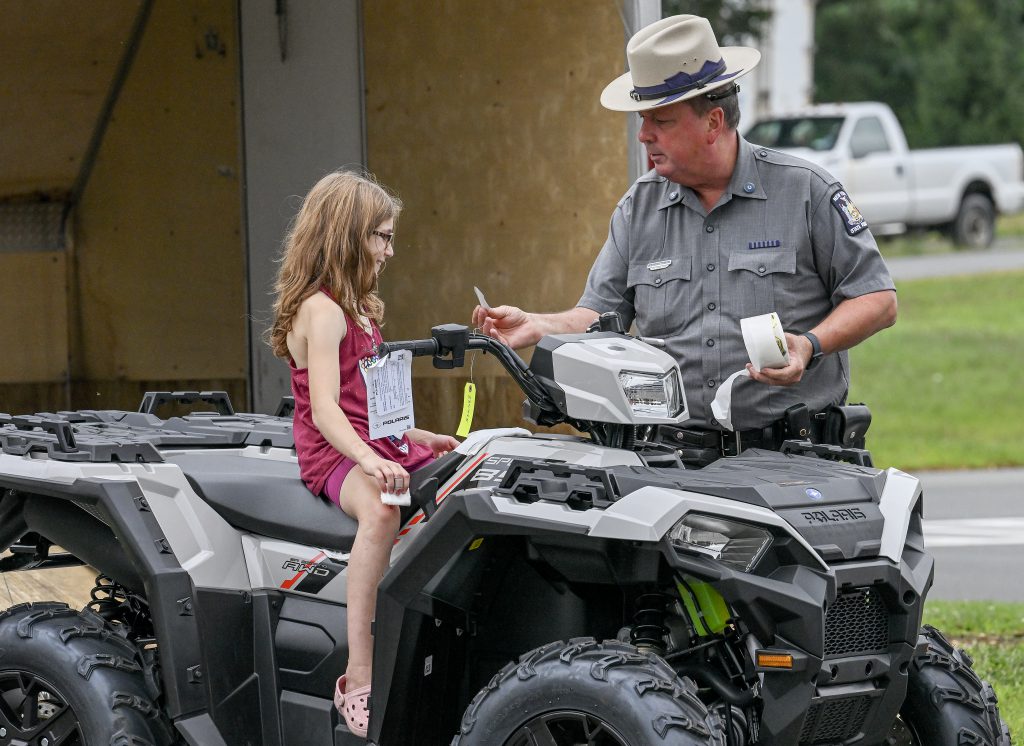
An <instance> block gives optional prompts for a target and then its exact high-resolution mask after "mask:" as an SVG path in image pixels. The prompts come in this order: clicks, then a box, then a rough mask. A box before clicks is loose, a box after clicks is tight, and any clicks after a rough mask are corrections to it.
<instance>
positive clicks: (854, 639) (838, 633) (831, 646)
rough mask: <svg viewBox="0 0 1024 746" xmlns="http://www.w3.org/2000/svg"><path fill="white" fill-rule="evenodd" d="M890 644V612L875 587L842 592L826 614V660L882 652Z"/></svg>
mask: <svg viewBox="0 0 1024 746" xmlns="http://www.w3.org/2000/svg"><path fill="white" fill-rule="evenodd" d="M888 645H889V612H888V610H887V609H886V608H885V603H884V602H883V601H882V596H881V595H880V594H879V593H878V591H876V590H874V589H873V588H856V589H854V590H852V591H848V592H844V593H840V594H839V595H838V596H836V600H835V603H833V604H832V606H831V607H829V610H828V612H827V613H826V614H825V657H826V658H838V657H840V656H844V655H857V654H860V653H879V652H882V651H884V650H885V648H886V647H888Z"/></svg>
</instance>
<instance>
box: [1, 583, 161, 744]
mask: <svg viewBox="0 0 1024 746" xmlns="http://www.w3.org/2000/svg"><path fill="white" fill-rule="evenodd" d="M0 741H2V743H25V744H44V743H48V744H53V745H54V746H56V745H57V744H59V746H107V745H108V744H110V745H111V746H121V745H123V746H128V744H131V746H166V745H167V744H171V743H173V738H172V734H171V730H170V726H168V725H167V724H166V721H164V720H163V718H162V716H161V713H160V710H159V709H158V708H157V707H156V706H155V705H154V704H153V700H152V697H151V695H150V693H149V692H148V691H147V689H146V684H145V680H144V677H143V665H142V662H141V659H140V656H139V651H138V650H137V649H136V647H135V646H134V645H133V644H132V643H130V642H129V641H127V640H125V639H124V638H122V637H120V636H119V635H118V634H116V633H115V632H113V631H112V630H111V629H110V628H109V627H108V626H107V625H106V624H105V623H104V621H103V619H102V618H101V617H99V616H98V615H96V614H94V613H92V612H91V611H88V610H86V611H83V612H77V611H74V610H72V609H70V608H68V605H67V604H63V603H33V604H19V605H18V606H12V607H11V608H9V609H7V610H6V611H3V612H0Z"/></svg>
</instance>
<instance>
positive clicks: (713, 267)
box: [708, 264, 715, 272]
mask: <svg viewBox="0 0 1024 746" xmlns="http://www.w3.org/2000/svg"><path fill="white" fill-rule="evenodd" d="M714 271H715V265H714V264H709V265H708V272H714Z"/></svg>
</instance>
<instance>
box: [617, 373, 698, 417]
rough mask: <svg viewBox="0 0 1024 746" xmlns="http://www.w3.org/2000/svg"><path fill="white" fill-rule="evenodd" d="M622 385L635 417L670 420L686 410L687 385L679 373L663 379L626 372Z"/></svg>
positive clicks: (648, 374) (667, 374)
mask: <svg viewBox="0 0 1024 746" xmlns="http://www.w3.org/2000/svg"><path fill="white" fill-rule="evenodd" d="M619 385H620V386H622V393H623V394H625V395H626V401H627V402H629V407H630V409H632V410H633V414H636V415H640V416H643V417H665V418H670V417H675V416H676V415H677V414H679V412H680V411H681V410H682V408H683V397H682V390H683V385H682V381H680V379H679V370H678V369H675V368H674V369H672V370H670V371H669V372H668V373H663V374H660V375H658V374H654V373H639V372H635V371H629V370H624V371H622V372H621V373H619Z"/></svg>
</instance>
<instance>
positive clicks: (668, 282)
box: [626, 257, 691, 337]
mask: <svg viewBox="0 0 1024 746" xmlns="http://www.w3.org/2000/svg"><path fill="white" fill-rule="evenodd" d="M663 264H664V262H648V263H643V264H632V265H630V267H629V274H628V276H627V278H626V285H627V287H628V289H629V290H630V292H632V294H633V308H634V310H635V313H636V328H637V331H639V332H640V334H642V335H645V336H659V337H660V336H666V335H667V334H671V333H679V331H680V329H681V328H682V326H683V325H684V323H685V321H686V319H685V318H684V309H685V308H686V299H687V294H688V293H689V290H688V288H689V285H690V264H691V261H690V257H683V258H681V259H678V258H677V259H673V260H672V263H671V264H669V265H668V266H662V265H663ZM652 267H655V268H656V269H652Z"/></svg>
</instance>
